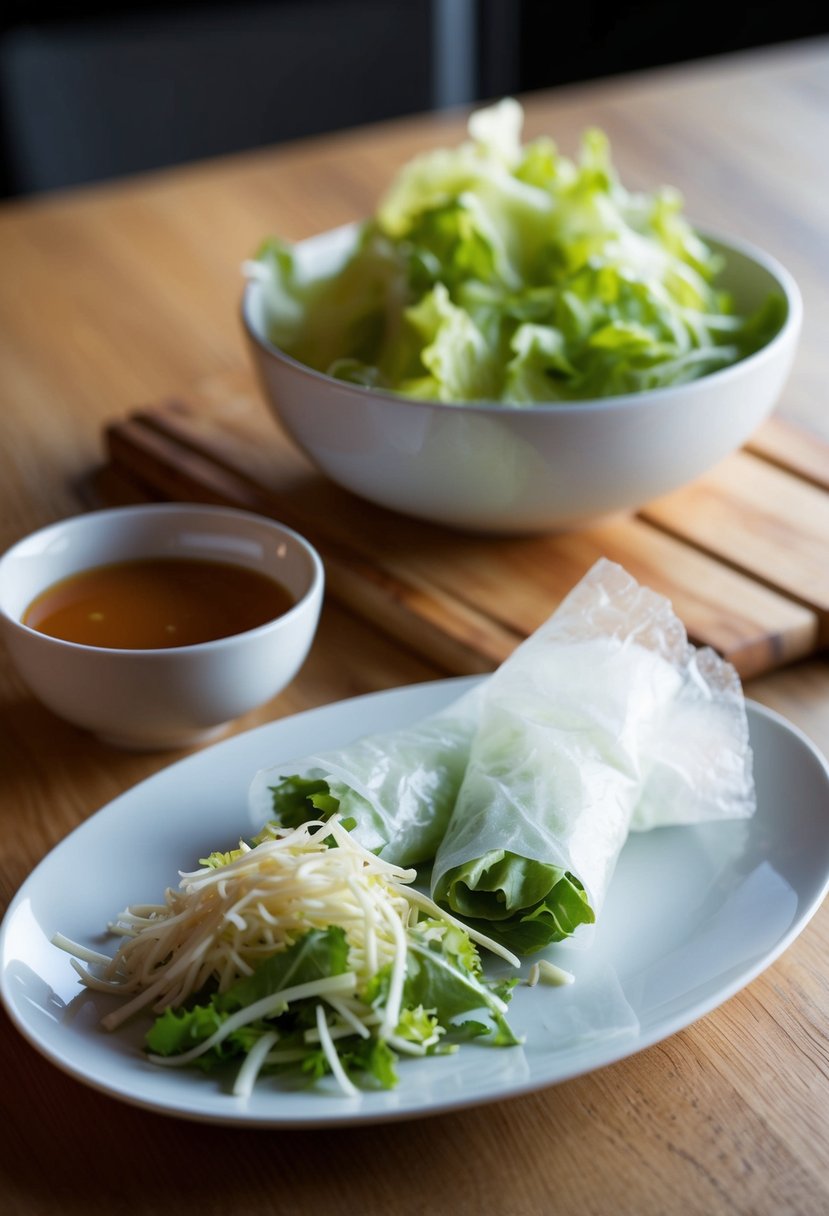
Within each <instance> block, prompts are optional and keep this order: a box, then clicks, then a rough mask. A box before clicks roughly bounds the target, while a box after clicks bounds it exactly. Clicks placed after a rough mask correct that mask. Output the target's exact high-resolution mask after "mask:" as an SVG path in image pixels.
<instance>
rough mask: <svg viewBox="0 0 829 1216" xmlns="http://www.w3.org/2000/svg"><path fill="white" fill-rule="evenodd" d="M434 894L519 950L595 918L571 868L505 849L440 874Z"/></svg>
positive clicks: (562, 935) (555, 937) (540, 945)
mask: <svg viewBox="0 0 829 1216" xmlns="http://www.w3.org/2000/svg"><path fill="white" fill-rule="evenodd" d="M434 896H435V898H436V899H437V900H439V901H440V902H442V903H446V904H448V905H449V906H450V907H451V908H452V910H453V911H454V912H455V913H456V915H458V916H461V917H462V918H463V919H464V921H466V923H468V924H469V925H471V926H474V927H476V928H478V929H480V931H481V932H484V933H489V934H492V935H493V936H495V937H497V938H498V940H499V941H501V942H503V944H504V945H505V946H508V947H509V949H511V950H514V951H516V952H518V953H519V954H530V953H532V952H533V951H535V950H541V949H543V948H544V947H545V946H548V945H550V944H551V943H552V942H560V941H563V940H564V939H565V938H567V937H571V936H572V934H573V933H574V932H575V931H576V929H577V928H578V926H579V925H585V924H586V925H589V924H593V922H594V921H595V919H596V918H595V914H594V912H593V909H592V908H591V907H590V903H589V901H588V898H587V894H586V892H585V890H584V887H583V886H582V885H581V883H580V882H579V881H578V879H577V878H575V877H574V876H573V875H572V874H569V873H567V872H566V871H565V870H563V869H561V868H560V867H558V866H552V865H545V864H543V863H542V862H538V861H530V860H528V859H527V858H526V857H519V856H517V855H516V854H514V853H509V852H505V851H504V850H503V849H500V850H495V851H491V852H489V853H485V854H484V855H483V856H481V857H477V858H475V859H474V860H472V861H469V862H467V863H466V864H465V865H461V866H457V867H456V868H455V869H453V870H450V871H448V872H447V873H446V874H444V875H442V877H441V879H440V882H439V883H438V884H437V886H436V889H435V891H434Z"/></svg>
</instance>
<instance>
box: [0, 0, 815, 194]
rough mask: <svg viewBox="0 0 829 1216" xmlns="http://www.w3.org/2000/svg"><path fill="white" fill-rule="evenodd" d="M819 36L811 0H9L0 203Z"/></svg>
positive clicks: (0, 104) (0, 40)
mask: <svg viewBox="0 0 829 1216" xmlns="http://www.w3.org/2000/svg"><path fill="white" fill-rule="evenodd" d="M827 32H829V16H828V15H827V8H826V6H825V5H820V4H818V5H815V4H814V0H809V2H808V3H805V2H803V0H788V2H784V3H780V2H779V0H778V2H777V3H774V4H772V3H765V2H758V3H755V4H746V5H732V4H728V3H725V2H724V0H720V2H719V3H713V2H711V0H693V2H692V3H686V4H677V3H672V2H671V0H635V2H634V3H629V2H627V0H615V2H614V3H605V2H591V0H576V2H574V3H571V4H567V5H562V4H559V3H550V2H549V0H548V2H545V0H238V2H237V3H231V2H228V0H201V2H196V0H172V2H171V0H168V2H167V3H161V2H160V0H126V2H124V3H117V0H115V2H111V3H109V4H102V3H100V2H99V0H98V2H96V0H88V2H85V0H77V3H74V4H68V3H59V2H57V0H52V2H51V3H50V2H48V0H47V2H45V3H38V2H36V0H30V2H28V3H21V2H17V3H16V2H14V0H13V2H12V3H8V2H7V3H6V6H5V11H4V14H3V16H2V17H0V194H1V195H4V196H15V195H24V194H32V193H37V192H40V191H44V190H51V189H55V188H61V187H65V186H72V185H76V184H80V183H84V182H89V181H96V180H104V179H108V178H113V177H118V176H120V175H122V174H125V173H132V172H137V171H142V170H145V169H153V168H160V167H164V166H166V165H171V164H178V163H182V162H186V161H189V160H193V159H197V158H200V157H205V156H212V155H218V154H222V153H225V152H233V151H242V150H245V149H248V148H252V147H257V146H261V145H263V144H269V143H275V142H279V141H282V140H287V139H292V138H296V137H299V136H305V135H312V134H315V133H317V132H321V131H329V130H336V129H338V128H343V127H348V126H354V125H357V124H360V123H365V122H373V121H375V120H379V119H383V118H388V117H394V116H398V115H403V114H409V113H416V112H419V111H423V110H428V109H433V108H440V107H444V106H451V105H458V104H465V103H467V102H472V101H477V100H482V99H486V98H493V97H498V96H502V95H504V94H506V93H512V92H520V91H526V90H532V89H538V88H546V87H550V86H555V85H559V84H567V83H571V82H573V81H579V80H585V79H593V78H596V77H601V76H609V75H614V74H617V73H621V72H627V71H633V70H637V69H641V68H647V67H653V66H657V65H662V64H670V63H678V62H683V61H687V60H692V59H697V58H701V57H706V56H710V55H716V54H720V53H723V52H729V51H734V50H741V49H747V48H750V47H756V46H763V45H770V44H773V43H779V42H786V41H791V40H794V39H801V38H806V37H811V36H814V35H820V34H825V33H827Z"/></svg>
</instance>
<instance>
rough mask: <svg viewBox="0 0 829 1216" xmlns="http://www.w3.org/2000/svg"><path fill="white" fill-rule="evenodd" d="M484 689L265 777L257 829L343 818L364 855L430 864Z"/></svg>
mask: <svg viewBox="0 0 829 1216" xmlns="http://www.w3.org/2000/svg"><path fill="white" fill-rule="evenodd" d="M482 692H483V686H482V685H477V686H476V687H474V688H473V689H472V690H471V691H470V692H467V693H465V694H464V695H463V696H461V697H460V698H459V699H458V700H456V701H454V702H453V703H452V704H450V705H449V706H448V707H447V708H445V709H443V710H441V711H440V712H438V713H435V714H432V715H430V716H429V717H427V718H424V719H422V720H421V721H420V722H416V723H415V724H414V725H413V726H409V727H404V728H402V729H400V730H395V731H388V732H384V733H380V734H375V735H369V736H367V737H365V738H362V739H358V740H357V741H356V742H354V743H350V744H348V745H347V746H345V747H341V748H337V749H336V750H333V751H327V752H319V753H314V754H311V755H308V756H303V757H301V758H299V759H295V760H288V761H286V762H285V763H283V764H280V765H278V766H276V767H272V768H267V769H262V770H260V771H259V772H258V773H257V774H256V776H255V777H254V779H253V782H252V784H251V787H250V791H249V799H248V801H249V810H250V815H251V817H252V820H253V822H254V823H258V824H263V823H265V822H266V821H274V820H275V821H276V822H278V823H281V824H284V825H286V826H289V827H290V826H295V825H297V824H299V823H304V822H305V821H306V820H308V819H318V818H324V817H326V816H328V815H331V814H333V813H335V812H336V813H338V814H339V815H340V817H341V819H342V821H343V823H344V824H345V825H346V826H347V827H348V828H349V830H350V831H351V832H352V833H353V834H354V836H355V837H356V838H357V839H358V840H359V842H360V843H361V844H362V845H364V847H365V848H367V849H371V850H372V851H373V852H376V853H377V854H378V856H380V857H381V858H383V860H384V861H388V862H391V863H392V864H394V865H400V866H417V865H421V864H424V863H426V864H428V863H430V862H431V861H432V860H433V858H434V856H435V853H436V852H437V847H438V845H439V844H440V841H441V838H442V837H443V833H444V832H445V831H446V827H447V824H448V822H449V816H450V815H451V813H452V809H453V807H454V804H455V800H456V798H457V794H458V790H459V789H460V785H461V781H462V780H463V775H464V772H465V771H466V762H467V759H468V757H469V748H470V744H471V741H472V735H473V734H474V731H475V727H476V725H477V721H478V707H479V705H480V699H481V695H482Z"/></svg>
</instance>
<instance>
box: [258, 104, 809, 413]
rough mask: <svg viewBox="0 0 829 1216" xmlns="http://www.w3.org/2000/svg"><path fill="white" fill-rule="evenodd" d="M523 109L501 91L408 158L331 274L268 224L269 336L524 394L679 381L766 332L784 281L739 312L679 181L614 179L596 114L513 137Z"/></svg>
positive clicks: (463, 395)
mask: <svg viewBox="0 0 829 1216" xmlns="http://www.w3.org/2000/svg"><path fill="white" fill-rule="evenodd" d="M522 123H523V113H522V110H521V107H520V105H519V104H518V103H517V102H516V101H514V100H513V99H510V98H508V99H505V100H503V101H501V102H499V103H498V104H497V105H494V106H491V107H488V108H486V109H483V110H480V111H478V112H477V113H475V114H473V115H472V117H471V119H470V123H469V136H470V138H469V139H468V140H466V141H465V142H463V143H462V144H461V145H460V146H459V147H457V148H453V149H440V150H438V151H435V152H431V153H428V154H426V155H424V156H421V157H418V158H416V159H415V160H413V161H412V162H410V163H409V164H408V165H406V166H405V167H404V168H403V169H402V171H401V172H400V173H399V174H398V176H397V177H396V179H395V180H394V182H393V183H392V185H391V187H390V189H389V190H388V192H387V194H386V196H385V197H384V198H383V199H382V200H381V202H380V205H379V208H378V210H377V213H376V215H375V216H374V217H373V218H372V219H371V220H370V221H368V222H367V223H365V224H364V225H362V226H361V227H360V229H359V231H358V236H357V239H356V243H355V247H354V250H353V252H352V254H351V256H350V257H349V258H348V259H347V260H346V262H345V264H344V265H343V266H342V267H341V268H339V269H338V270H336V271H334V272H332V273H330V274H328V275H327V276H323V277H316V278H315V277H311V278H309V277H307V276H303V275H302V274H300V273H299V270H298V265H297V259H296V256H295V251H294V249H293V247H292V246H291V245H289V244H287V243H286V242H283V241H279V240H275V239H272V240H269V241H268V242H266V243H265V245H264V246H263V247H262V249H261V250H260V252H259V255H258V258H257V260H256V261H255V263H254V266H253V271H252V273H253V272H255V273H256V276H257V278H259V279H260V280H261V281H262V282H263V283H264V284H265V287H266V292H267V301H268V316H269V325H270V337H271V340H272V341H273V342H274V343H275V344H276V345H278V346H280V347H281V348H283V349H285V350H286V351H287V352H288V353H290V354H291V355H293V356H294V357H295V358H297V359H298V360H299V361H300V362H302V363H305V364H307V365H309V366H311V367H313V368H315V369H317V370H319V371H323V372H327V373H328V374H330V375H332V376H335V377H338V378H340V379H343V380H346V381H350V382H353V383H357V384H362V385H365V386H368V387H377V388H383V389H386V390H390V391H393V392H397V393H400V394H403V395H406V396H410V397H416V398H421V399H425V400H435V401H443V402H450V403H462V402H464V401H481V400H484V401H497V402H501V403H505V404H511V405H515V406H526V405H532V404H534V403H538V402H554V401H579V400H585V399H589V398H596V397H606V396H614V395H618V394H622V393H637V392H641V391H644V390H647V389H653V388H659V387H662V386H665V385H674V384H681V383H684V382H686V381H689V380H694V379H697V378H698V377H700V376H704V375H706V374H707V373H709V372H712V371H715V370H717V369H718V368H721V367H724V366H726V365H729V364H732V363H734V362H736V361H738V360H739V359H742V358H744V357H746V356H747V355H749V354H751V353H752V352H754V351H755V350H757V349H759V348H760V347H762V346H763V345H765V344H766V343H767V342H768V341H769V340H770V339H771V337H772V336H773V335H774V334H775V333H776V332H777V330H778V329H779V328H780V326H781V325H782V323H783V320H784V317H785V303H784V301H783V299H782V298H778V297H777V296H769V298H768V299H767V300H766V301H765V302H764V303H763V304H762V306H761V307H760V308H759V310H758V311H757V312H756V313H754V314H753V315H751V316H748V317H743V316H740V315H737V314H736V313H735V310H734V304H733V301H732V300H731V299H730V298H729V297H728V296H727V295H726V294H725V293H724V292H723V291H722V290H721V289H720V288H719V287H718V278H719V275H720V272H721V270H722V269H723V261H722V258H721V257H720V256H719V255H718V254H717V253H716V252H714V250H713V249H712V248H711V247H709V245H708V244H706V242H705V241H704V240H703V239H702V238H701V237H700V236H699V235H698V234H697V232H696V231H695V230H694V229H693V227H692V226H691V224H690V223H689V222H688V220H687V219H686V218H685V217H684V215H683V213H682V207H683V204H682V199H681V197H680V195H679V194H678V192H677V191H676V190H673V189H668V188H663V189H660V190H657V191H656V192H654V193H652V194H637V193H632V192H630V191H629V190H627V189H626V188H625V187H624V186H623V185H622V183H621V181H620V179H619V176H618V174H617V172H616V170H615V167H614V165H613V162H612V159H611V153H610V145H609V142H608V139H607V137H606V136H605V135H604V134H603V133H602V132H601V131H599V130H596V129H591V130H588V131H587V132H585V134H584V136H583V139H582V144H581V149H580V154H579V156H578V158H577V159H576V160H571V159H569V158H567V157H566V156H564V155H562V153H561V152H560V151H559V149H558V148H557V147H556V145H555V144H554V143H553V142H552V140H550V139H536V140H533V141H531V142H529V143H528V144H526V145H522V143H521V129H522Z"/></svg>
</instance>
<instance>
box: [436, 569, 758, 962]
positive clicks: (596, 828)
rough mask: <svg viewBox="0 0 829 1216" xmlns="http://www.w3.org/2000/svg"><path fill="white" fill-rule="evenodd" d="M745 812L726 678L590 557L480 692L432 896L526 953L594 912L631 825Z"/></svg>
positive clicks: (660, 603)
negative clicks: (548, 612) (553, 607)
mask: <svg viewBox="0 0 829 1216" xmlns="http://www.w3.org/2000/svg"><path fill="white" fill-rule="evenodd" d="M753 809H754V786H753V780H752V774H751V754H750V749H749V746H748V729H747V725H746V719H745V708H744V704H743V699H742V692H741V689H740V684H739V679H738V678H737V676H736V673H735V672H734V671H733V669H732V668H731V667H730V665H729V664H727V663H724V662H723V660H721V659H720V658H719V657H718V656H716V655H715V654H714V653H713V652H712V651H710V650H706V651H699V652H698V651H696V650H695V649H694V647H693V646H691V645H690V644H689V642H688V638H687V635H686V632H685V629H684V627H683V626H682V624H681V622H680V621H679V620H678V618H677V617H676V615H675V614H674V612H673V609H672V607H671V605H670V603H669V601H668V600H667V599H665V598H664V597H663V596H660V595H658V594H656V593H655V592H653V591H650V590H648V589H647V588H644V587H641V586H640V585H639V584H638V583H637V582H636V581H635V580H634V579H633V578H632V577H631V576H630V575H629V574H627V573H626V572H625V571H624V570H623V569H622V568H621V567H620V566H618V565H616V564H614V563H612V562H609V561H606V560H604V559H603V560H601V561H599V562H598V563H597V564H596V565H595V566H594V567H593V569H592V570H591V571H590V572H589V573H588V574H587V575H586V576H585V578H584V579H582V581H581V582H580V583H579V584H578V585H577V586H576V587H575V588H574V589H573V591H572V592H571V593H570V595H569V596H568V597H567V598H566V599H565V600H564V602H563V603H562V604H561V605H560V607H559V608H558V610H557V611H556V612H555V613H554V614H553V616H552V617H551V618H550V619H549V620H548V621H547V622H546V623H545V624H544V625H542V626H541V628H540V629H538V630H537V631H536V632H535V633H534V634H533V635H532V636H531V637H530V638H528V639H527V640H526V641H525V642H524V643H522V644H521V645H520V646H519V647H518V648H517V649H516V650H515V651H514V652H513V654H512V655H511V656H510V658H509V659H507V661H506V662H505V663H504V664H502V666H501V667H500V668H499V669H498V670H497V671H496V672H495V673H494V674H493V675H492V676H491V677H489V679H488V680H487V681H486V683H485V685H484V686H483V697H482V701H481V705H480V719H479V723H478V727H477V730H476V732H475V735H474V737H473V739H472V742H471V746H470V752H469V759H468V763H467V768H466V772H465V775H464V779H463V782H462V784H461V787H460V790H459V792H458V798H457V802H456V804H455V807H454V810H453V813H452V816H451V819H450V821H449V824H448V827H447V829H446V833H445V835H444V837H443V840H442V841H441V844H440V847H439V849H438V852H437V856H436V859H435V863H434V868H433V871H432V895H433V898H435V899H436V900H439V901H440V902H441V903H443V904H444V905H447V906H448V907H449V908H450V909H451V910H452V911H453V912H454V913H455V914H457V915H458V916H461V917H463V918H464V919H466V920H468V921H471V922H473V923H477V924H478V926H479V927H481V928H483V929H484V930H485V932H487V933H490V934H492V935H493V936H496V937H498V938H500V939H501V940H502V941H503V942H504V943H505V944H506V945H508V946H509V947H510V948H511V949H513V950H515V951H517V952H519V953H528V952H531V951H534V950H537V949H541V948H542V947H544V946H546V945H548V944H550V943H551V942H555V941H561V940H562V939H564V938H567V937H570V936H571V935H572V934H573V933H574V932H575V931H576V929H578V928H579V926H580V925H583V924H590V923H592V922H593V921H594V920H595V917H596V916H597V915H598V913H599V911H600V909H601V905H602V902H603V900H604V897H605V894H606V892H607V889H608V887H609V885H610V881H611V878H612V876H613V871H614V868H615V866H616V862H617V860H618V857H619V854H620V852H621V850H622V847H623V846H624V843H625V841H626V839H627V836H628V833H629V832H630V831H631V830H633V829H634V828H639V829H646V828H652V827H656V826H660V825H662V824H667V823H692V822H698V821H700V820H703V819H714V818H718V817H722V818H725V817H728V818H733V817H744V816H748V815H750V814H751V813H752V811H753Z"/></svg>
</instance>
